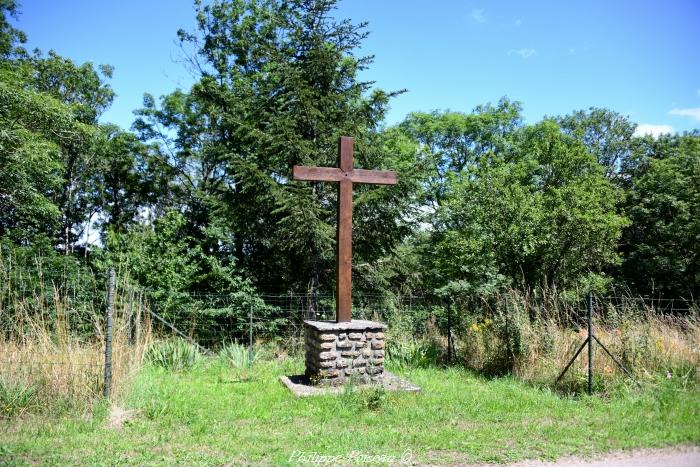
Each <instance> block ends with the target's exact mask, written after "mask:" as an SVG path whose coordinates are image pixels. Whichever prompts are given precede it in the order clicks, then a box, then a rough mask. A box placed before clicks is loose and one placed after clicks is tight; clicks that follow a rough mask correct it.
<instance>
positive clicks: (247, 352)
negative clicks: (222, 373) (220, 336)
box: [219, 342, 257, 368]
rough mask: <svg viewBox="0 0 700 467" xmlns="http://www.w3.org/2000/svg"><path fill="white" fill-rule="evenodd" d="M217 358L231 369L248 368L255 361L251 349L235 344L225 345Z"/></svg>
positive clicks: (254, 355) (255, 354)
mask: <svg viewBox="0 0 700 467" xmlns="http://www.w3.org/2000/svg"><path fill="white" fill-rule="evenodd" d="M219 356H220V357H221V358H222V359H223V360H224V361H225V362H226V363H228V364H229V365H231V366H232V367H233V368H249V367H251V366H252V365H253V363H254V362H255V360H256V359H257V358H256V357H257V353H256V352H253V349H249V348H248V347H246V346H244V345H242V344H239V343H237V342H231V343H230V344H226V343H225V344H224V345H223V346H222V347H221V350H219Z"/></svg>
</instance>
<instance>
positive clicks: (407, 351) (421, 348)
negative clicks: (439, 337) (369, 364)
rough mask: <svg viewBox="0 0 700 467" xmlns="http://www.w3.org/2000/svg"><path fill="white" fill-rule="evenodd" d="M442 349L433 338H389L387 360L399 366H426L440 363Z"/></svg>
mask: <svg viewBox="0 0 700 467" xmlns="http://www.w3.org/2000/svg"><path fill="white" fill-rule="evenodd" d="M439 355H440V350H439V348H438V345H437V343H436V342H435V341H434V340H432V339H423V340H417V339H409V340H400V339H390V340H387V347H386V360H387V362H388V363H389V364H391V365H392V366H395V367H397V368H406V367H417V368H425V367H428V366H434V365H437V363H438V357H439Z"/></svg>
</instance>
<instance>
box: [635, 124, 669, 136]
mask: <svg viewBox="0 0 700 467" xmlns="http://www.w3.org/2000/svg"><path fill="white" fill-rule="evenodd" d="M667 133H673V127H672V126H671V125H652V124H651V123H640V124H639V125H637V129H636V130H634V136H645V135H651V136H653V137H654V138H656V137H659V136H661V135H665V134H667Z"/></svg>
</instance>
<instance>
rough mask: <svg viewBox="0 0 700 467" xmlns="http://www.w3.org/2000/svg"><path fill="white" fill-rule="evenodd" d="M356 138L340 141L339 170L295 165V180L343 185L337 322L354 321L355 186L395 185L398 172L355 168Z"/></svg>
mask: <svg viewBox="0 0 700 467" xmlns="http://www.w3.org/2000/svg"><path fill="white" fill-rule="evenodd" d="M352 146H353V139H352V138H349V137H347V136H343V137H341V138H340V143H339V145H338V157H339V159H340V168H338V167H306V166H299V165H295V166H294V170H293V173H294V180H307V181H314V182H339V187H338V230H337V237H336V238H337V242H338V244H337V246H336V296H335V310H336V314H335V317H336V321H337V322H339V323H343V322H349V321H352V184H353V183H371V184H375V185H395V184H396V182H397V179H396V172H393V171H388V170H363V169H355V168H353V164H352Z"/></svg>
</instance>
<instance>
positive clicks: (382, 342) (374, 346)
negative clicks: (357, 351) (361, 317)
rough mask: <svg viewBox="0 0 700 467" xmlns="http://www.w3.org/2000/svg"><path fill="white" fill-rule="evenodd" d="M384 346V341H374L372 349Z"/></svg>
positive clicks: (380, 348)
mask: <svg viewBox="0 0 700 467" xmlns="http://www.w3.org/2000/svg"><path fill="white" fill-rule="evenodd" d="M383 348H384V341H373V342H372V349H373V350H382V349H383Z"/></svg>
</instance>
